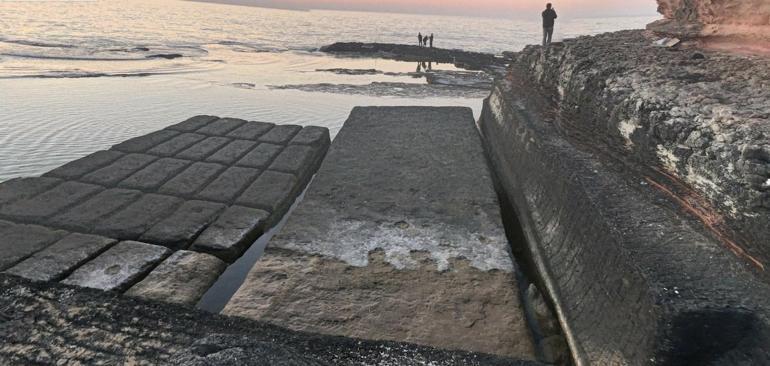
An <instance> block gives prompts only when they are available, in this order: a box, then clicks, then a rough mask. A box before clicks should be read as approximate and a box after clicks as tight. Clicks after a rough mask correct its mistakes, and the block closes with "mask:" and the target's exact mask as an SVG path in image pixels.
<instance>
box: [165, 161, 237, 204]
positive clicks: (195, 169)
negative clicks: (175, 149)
mask: <svg viewBox="0 0 770 366" xmlns="http://www.w3.org/2000/svg"><path fill="white" fill-rule="evenodd" d="M224 169H225V167H224V166H223V165H220V164H214V163H201V162H199V163H194V164H192V165H190V166H189V167H188V168H187V169H185V170H184V171H183V172H181V173H179V175H177V176H176V177H174V178H171V180H169V181H168V182H166V184H164V185H163V186H161V187H160V189H158V192H160V193H165V194H171V195H175V196H181V197H191V196H192V195H194V194H195V193H197V192H198V191H199V190H201V189H203V187H205V186H206V184H208V183H209V182H211V180H213V179H214V177H216V176H217V175H219V173H220V172H221V171H223V170H224Z"/></svg>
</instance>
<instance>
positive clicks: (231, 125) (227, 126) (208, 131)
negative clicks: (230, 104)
mask: <svg viewBox="0 0 770 366" xmlns="http://www.w3.org/2000/svg"><path fill="white" fill-rule="evenodd" d="M244 123H246V121H244V120H242V119H238V118H220V119H218V120H216V121H213V122H209V123H208V124H207V125H206V126H204V127H201V128H200V129H198V130H197V131H195V132H196V133H202V134H204V135H214V136H225V135H227V134H228V133H229V132H231V131H232V130H234V129H236V128H238V127H240V126H241V125H243V124H244Z"/></svg>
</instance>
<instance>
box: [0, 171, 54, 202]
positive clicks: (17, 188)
mask: <svg viewBox="0 0 770 366" xmlns="http://www.w3.org/2000/svg"><path fill="white" fill-rule="evenodd" d="M61 182H62V181H61V180H59V179H56V178H46V177H42V178H16V179H11V180H9V181H5V182H2V183H0V205H4V204H7V203H11V202H14V201H18V200H21V199H27V198H31V197H32V196H34V195H36V194H39V193H42V192H43V191H46V190H48V189H50V188H52V187H53V186H55V185H57V184H59V183H61Z"/></svg>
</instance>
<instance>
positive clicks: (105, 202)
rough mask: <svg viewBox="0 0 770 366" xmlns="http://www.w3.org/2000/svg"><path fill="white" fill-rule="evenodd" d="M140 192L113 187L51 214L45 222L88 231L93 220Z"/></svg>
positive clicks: (68, 228)
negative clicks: (55, 213)
mask: <svg viewBox="0 0 770 366" xmlns="http://www.w3.org/2000/svg"><path fill="white" fill-rule="evenodd" d="M141 195H142V192H139V191H134V190H128V189H120V188H113V189H108V190H106V191H102V192H100V193H99V194H97V195H95V196H93V197H91V198H89V199H88V200H86V201H85V202H83V203H81V204H79V205H77V206H74V207H72V208H70V209H67V210H64V211H63V212H61V213H59V214H57V215H55V216H53V217H52V218H50V219H48V220H47V221H46V224H48V225H51V226H54V227H59V228H63V229H67V230H71V231H79V232H86V233H87V232H90V231H91V230H92V229H93V225H94V223H95V222H97V221H99V220H101V219H102V218H104V217H106V216H109V215H110V214H112V213H114V212H115V211H117V210H119V209H121V208H123V207H125V206H128V205H129V204H130V203H132V202H134V201H136V200H137V199H139V197H140V196H141Z"/></svg>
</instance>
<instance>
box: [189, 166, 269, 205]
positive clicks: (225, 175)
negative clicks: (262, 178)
mask: <svg viewBox="0 0 770 366" xmlns="http://www.w3.org/2000/svg"><path fill="white" fill-rule="evenodd" d="M260 173H261V171H260V170H257V169H251V168H242V167H230V168H228V169H227V170H225V171H224V172H222V173H221V174H220V175H219V176H218V177H217V178H216V179H214V181H213V182H211V183H209V185H207V186H206V188H204V189H203V190H201V191H200V192H199V193H198V194H196V195H195V196H196V197H197V198H198V199H204V200H208V201H214V202H223V203H230V202H233V201H234V200H235V199H236V198H238V196H239V195H240V194H241V192H243V190H245V189H246V187H248V186H249V185H250V184H251V183H252V182H254V180H255V179H257V177H258V176H259V174H260Z"/></svg>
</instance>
